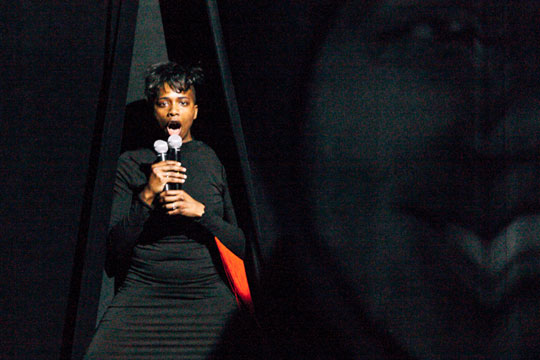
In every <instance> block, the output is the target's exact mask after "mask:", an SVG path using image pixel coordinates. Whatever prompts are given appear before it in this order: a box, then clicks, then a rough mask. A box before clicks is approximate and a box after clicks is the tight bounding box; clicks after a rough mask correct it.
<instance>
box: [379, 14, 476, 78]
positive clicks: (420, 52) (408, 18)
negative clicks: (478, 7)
mask: <svg viewBox="0 0 540 360" xmlns="http://www.w3.org/2000/svg"><path fill="white" fill-rule="evenodd" d="M425 14H426V12H424V13H423V14H416V13H414V14H405V15H404V16H402V17H400V18H398V19H389V21H388V23H387V24H384V28H383V29H381V30H380V31H378V33H377V34H376V39H375V41H374V44H376V47H375V48H374V49H375V52H374V54H375V57H376V61H378V63H379V64H385V65H387V66H391V67H408V68H417V69H418V68H419V69H423V70H426V71H429V73H430V75H429V76H431V77H432V78H433V79H441V80H443V79H448V78H451V77H452V76H453V75H455V72H456V71H459V73H460V74H465V75H464V76H467V75H466V73H465V72H466V71H468V70H467V69H470V68H471V66H470V65H471V64H472V63H473V61H474V59H475V51H476V49H477V47H476V46H475V45H476V44H477V43H478V41H479V40H478V31H477V27H476V26H475V22H474V21H471V20H470V18H469V17H467V16H465V15H463V14H447V13H444V14H437V11H433V12H430V13H429V14H428V15H425Z"/></svg>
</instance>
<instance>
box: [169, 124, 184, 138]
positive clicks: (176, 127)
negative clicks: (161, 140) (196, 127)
mask: <svg viewBox="0 0 540 360" xmlns="http://www.w3.org/2000/svg"><path fill="white" fill-rule="evenodd" d="M181 129H182V124H180V121H169V123H168V124H167V133H168V134H169V136H170V135H180V130H181Z"/></svg>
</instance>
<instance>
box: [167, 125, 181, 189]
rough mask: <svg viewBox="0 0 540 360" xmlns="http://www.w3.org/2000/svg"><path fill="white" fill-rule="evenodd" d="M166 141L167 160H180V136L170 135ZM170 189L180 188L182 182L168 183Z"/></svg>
mask: <svg viewBox="0 0 540 360" xmlns="http://www.w3.org/2000/svg"><path fill="white" fill-rule="evenodd" d="M167 142H168V143H169V156H168V157H167V158H168V159H169V160H174V161H178V162H180V160H181V158H180V147H181V146H182V138H181V137H180V136H179V135H176V134H174V135H171V136H169V138H168V139H167ZM170 187H171V188H170V189H171V190H181V189H182V184H178V183H173V184H170Z"/></svg>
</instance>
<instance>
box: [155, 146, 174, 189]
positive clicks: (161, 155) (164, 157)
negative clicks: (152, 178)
mask: <svg viewBox="0 0 540 360" xmlns="http://www.w3.org/2000/svg"><path fill="white" fill-rule="evenodd" d="M157 158H158V162H159V161H165V160H167V153H158V154H157ZM171 185H172V184H165V187H164V188H163V191H167V190H171V189H170V187H171Z"/></svg>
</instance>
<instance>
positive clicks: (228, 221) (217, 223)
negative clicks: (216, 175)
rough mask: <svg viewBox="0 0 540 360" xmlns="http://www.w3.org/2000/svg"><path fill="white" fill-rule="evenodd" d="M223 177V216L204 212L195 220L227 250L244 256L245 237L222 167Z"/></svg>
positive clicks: (241, 256)
mask: <svg viewBox="0 0 540 360" xmlns="http://www.w3.org/2000/svg"><path fill="white" fill-rule="evenodd" d="M222 177H223V189H222V196H223V217H221V216H218V215H215V214H212V213H210V212H205V213H204V214H203V216H202V217H201V218H199V219H197V220H196V221H197V222H198V223H199V224H201V225H202V226H203V227H204V228H206V229H207V230H208V231H209V232H210V233H212V235H214V236H216V237H217V238H218V239H219V240H220V241H221V242H222V243H223V244H224V245H225V246H226V247H227V248H228V249H229V250H231V251H232V252H233V253H235V254H236V255H237V256H238V257H240V258H242V259H243V258H244V254H245V246H246V238H245V235H244V232H243V231H242V229H240V228H239V227H238V224H237V221H236V214H235V212H234V208H233V205H232V200H231V195H230V193H229V186H228V184H227V176H226V173H225V169H224V168H222Z"/></svg>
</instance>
